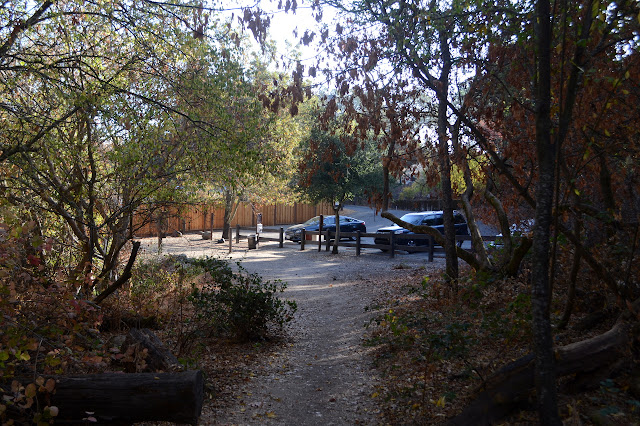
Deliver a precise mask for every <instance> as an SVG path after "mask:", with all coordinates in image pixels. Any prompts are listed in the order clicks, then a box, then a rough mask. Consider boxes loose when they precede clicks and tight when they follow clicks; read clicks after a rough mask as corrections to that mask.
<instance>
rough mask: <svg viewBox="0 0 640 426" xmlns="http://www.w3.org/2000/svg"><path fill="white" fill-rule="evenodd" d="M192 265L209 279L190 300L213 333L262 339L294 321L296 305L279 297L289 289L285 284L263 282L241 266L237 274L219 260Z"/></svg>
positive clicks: (195, 289) (193, 293) (197, 313)
mask: <svg viewBox="0 0 640 426" xmlns="http://www.w3.org/2000/svg"><path fill="white" fill-rule="evenodd" d="M193 264H195V265H197V266H200V267H202V268H203V269H204V271H205V272H206V274H207V276H206V278H205V280H204V283H203V285H202V288H201V289H200V288H194V289H193V291H192V293H191V295H190V297H189V300H190V301H191V302H192V303H193V306H194V307H195V310H196V316H197V319H198V320H200V321H202V320H206V322H207V324H208V325H209V326H210V327H211V332H212V333H214V334H215V333H220V334H229V335H231V336H233V337H235V338H237V339H239V340H259V339H264V338H266V337H267V335H268V334H269V332H270V331H273V330H274V329H277V330H281V329H282V327H283V326H284V325H285V324H286V323H288V322H289V321H291V320H292V319H293V314H294V313H295V311H296V309H297V306H296V303H295V302H293V301H289V300H282V299H280V298H278V296H277V295H278V293H281V292H283V291H284V289H285V288H286V284H285V283H284V282H282V281H280V280H275V281H263V279H262V277H260V276H259V275H258V274H250V273H247V271H246V269H244V268H243V267H242V266H241V265H240V264H239V263H238V272H234V271H233V270H232V268H231V266H230V265H229V264H228V263H227V262H225V261H222V260H219V259H213V258H203V259H196V260H194V261H193Z"/></svg>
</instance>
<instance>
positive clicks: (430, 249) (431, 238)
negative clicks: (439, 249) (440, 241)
mask: <svg viewBox="0 0 640 426" xmlns="http://www.w3.org/2000/svg"><path fill="white" fill-rule="evenodd" d="M433 245H434V244H433V237H432V236H431V235H429V262H433Z"/></svg>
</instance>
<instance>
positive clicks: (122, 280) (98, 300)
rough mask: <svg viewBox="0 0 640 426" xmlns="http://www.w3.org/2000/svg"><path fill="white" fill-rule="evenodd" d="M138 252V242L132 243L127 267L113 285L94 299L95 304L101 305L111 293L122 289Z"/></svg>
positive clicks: (129, 275) (129, 276)
mask: <svg viewBox="0 0 640 426" xmlns="http://www.w3.org/2000/svg"><path fill="white" fill-rule="evenodd" d="M138 250H140V241H134V243H133V247H132V248H131V255H130V256H129V261H128V262H127V266H125V268H124V271H123V272H122V275H121V276H120V278H118V279H117V280H116V281H115V282H114V283H113V284H111V285H110V286H109V287H107V288H106V290H104V291H103V292H102V293H100V294H99V295H98V297H96V298H95V300H94V302H95V303H98V304H100V303H102V302H103V301H104V299H106V298H107V297H108V296H109V295H110V294H111V293H113V292H114V291H116V290H117V289H119V288H120V287H122V286H123V285H124V284H125V283H126V282H127V281H129V278H131V268H133V264H134V263H135V261H136V256H137V255H138Z"/></svg>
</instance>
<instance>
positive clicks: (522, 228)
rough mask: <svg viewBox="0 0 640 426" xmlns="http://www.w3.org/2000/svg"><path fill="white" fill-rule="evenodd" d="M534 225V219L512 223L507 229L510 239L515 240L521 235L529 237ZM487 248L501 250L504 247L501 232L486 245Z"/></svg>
mask: <svg viewBox="0 0 640 426" xmlns="http://www.w3.org/2000/svg"><path fill="white" fill-rule="evenodd" d="M534 225H535V220H534V219H525V220H522V221H520V222H518V223H514V224H512V225H511V226H510V227H509V230H510V231H511V237H512V238H515V239H516V240H517V239H519V238H520V237H521V236H523V235H527V236H531V233H532V232H533V226H534ZM488 246H489V248H502V246H504V238H503V237H502V232H501V233H499V234H498V235H496V239H495V241H493V242H490V243H489V244H488Z"/></svg>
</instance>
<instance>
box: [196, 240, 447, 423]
mask: <svg viewBox="0 0 640 426" xmlns="http://www.w3.org/2000/svg"><path fill="white" fill-rule="evenodd" d="M234 257H235V258H238V257H240V253H236V254H235V256H234ZM242 257H243V259H242V265H243V266H244V267H245V268H246V269H247V270H248V271H250V272H258V273H259V274H261V275H262V276H263V277H265V278H267V279H282V280H284V281H286V282H287V283H288V288H287V290H286V291H285V296H284V297H286V298H288V299H292V300H295V301H296V302H297V303H298V313H297V315H296V317H297V318H296V321H295V323H294V324H293V326H292V327H291V334H292V343H291V344H290V345H289V346H287V347H285V348H284V349H283V350H282V351H281V352H280V353H279V354H278V355H277V357H276V359H274V360H272V361H271V362H270V364H269V365H267V367H266V368H265V370H264V373H263V374H260V375H258V376H256V377H254V378H253V379H252V380H251V381H250V382H249V383H248V384H247V386H246V388H245V389H239V390H238V394H237V395H236V399H237V401H238V403H237V405H236V406H233V407H227V409H226V411H224V412H218V413H211V414H212V415H213V417H208V416H207V415H203V417H202V420H203V421H202V423H203V424H225V425H227V424H263V423H267V424H282V425H348V424H369V425H374V424H378V423H379V416H380V413H379V410H378V409H377V407H376V400H375V398H372V394H373V393H374V391H375V383H376V380H377V378H376V376H375V372H374V371H373V370H372V369H371V366H370V362H371V360H370V359H369V358H367V357H366V351H367V349H366V348H365V347H363V346H362V336H363V334H364V332H365V328H364V325H365V323H366V322H367V321H369V319H370V317H371V315H372V313H371V312H370V311H369V312H366V311H365V307H367V306H368V305H370V304H371V303H372V302H373V301H374V299H375V296H376V295H378V294H379V293H380V291H382V290H383V289H382V288H381V286H380V284H379V282H380V277H382V276H390V275H393V274H394V271H397V269H394V268H397V267H398V265H402V267H420V266H426V267H428V268H438V267H441V265H440V262H438V261H436V262H434V263H433V264H426V263H425V261H424V258H421V257H418V256H402V255H401V256H399V258H396V259H390V258H389V257H388V256H385V255H382V254H380V253H368V254H366V255H363V256H360V257H356V256H355V254H354V253H353V252H350V251H345V252H342V253H340V254H338V255H332V254H330V253H327V252H324V251H323V252H320V253H318V252H317V251H315V250H308V251H307V250H305V251H304V252H301V251H300V250H297V249H291V248H288V249H287V248H285V249H278V248H277V247H275V246H274V247H273V248H267V247H262V248H261V249H260V250H258V251H254V250H251V251H247V252H246V253H245V254H243V256H242ZM374 279H375V280H376V282H377V283H376V284H375V285H374V283H373V280H374ZM207 419H208V420H207Z"/></svg>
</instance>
